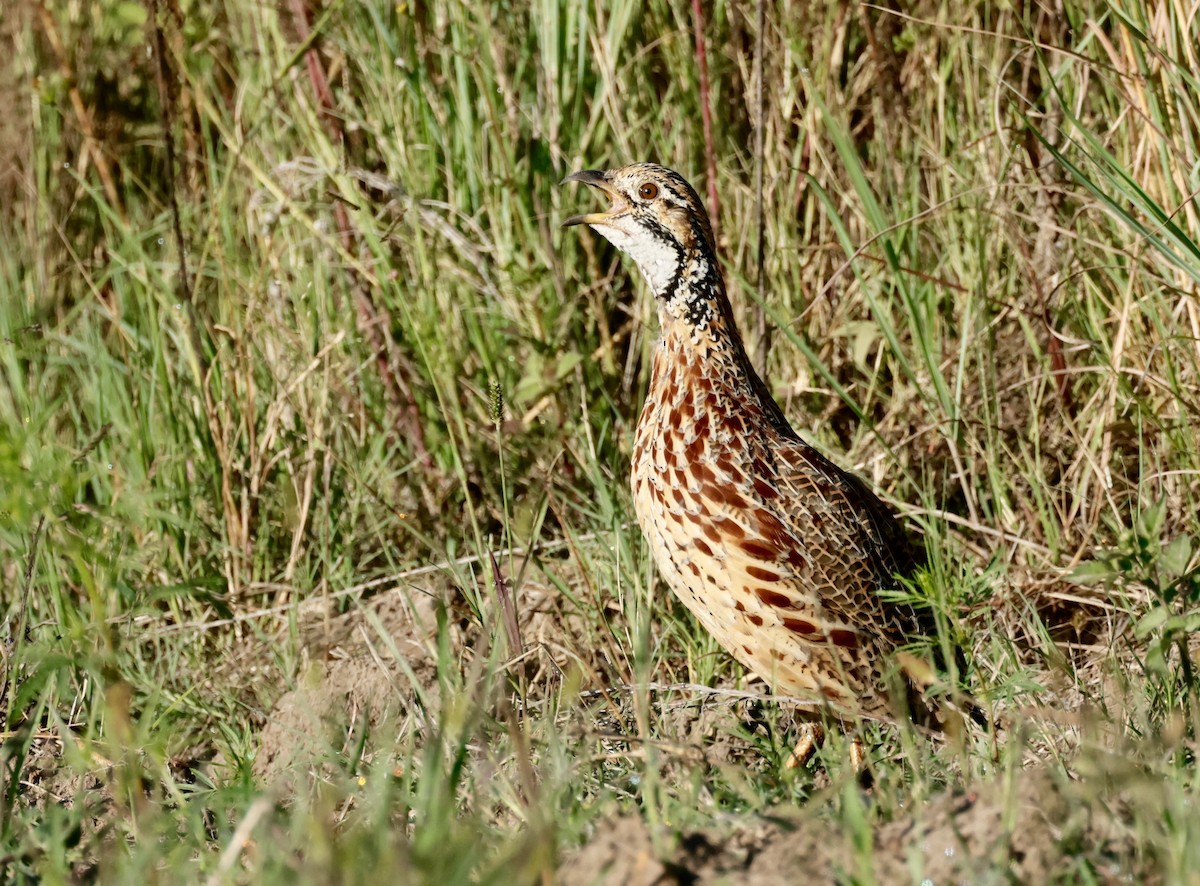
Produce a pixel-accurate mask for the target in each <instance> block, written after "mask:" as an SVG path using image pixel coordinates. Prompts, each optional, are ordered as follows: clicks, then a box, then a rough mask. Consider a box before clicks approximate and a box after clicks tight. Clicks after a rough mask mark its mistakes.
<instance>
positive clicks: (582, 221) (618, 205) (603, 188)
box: [560, 169, 629, 228]
mask: <svg viewBox="0 0 1200 886" xmlns="http://www.w3.org/2000/svg"><path fill="white" fill-rule="evenodd" d="M567 182H583V183H584V184H585V185H587V186H588V187H590V188H595V189H596V190H597V191H600V192H601V193H603V194H604V195H605V196H607V197H608V200H609V207H608V211H607V212H589V213H586V214H585V215H573V216H571V217H570V218H569V219H567V220H566V221H565V222H563V223H562V226H563V227H564V228H569V227H571V226H572V225H596V224H604V223H605V222H609V221H612V220H613V219H614V218H616V217H617V216H619V215H622V214H624V212H625V210H626V209H628V208H629V207H628V206H626V204H625V201H624V200H623V199H621V196H620V195H619V194H618V193H617V190H616V188H614V187H613V186H612V184H611V183H610V182H609V180H608V174H607V173H604V172H601V171H600V170H598V169H581V170H580V171H579V172H572V173H571V174H570V175H568V176H567V177H566V178H564V179H563V180H562V182H561V183H560V184H564V185H565V184H566V183H567Z"/></svg>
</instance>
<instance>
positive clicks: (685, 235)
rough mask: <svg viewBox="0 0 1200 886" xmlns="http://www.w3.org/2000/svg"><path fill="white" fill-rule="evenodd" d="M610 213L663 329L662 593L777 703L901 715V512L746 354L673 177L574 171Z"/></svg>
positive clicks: (910, 561)
mask: <svg viewBox="0 0 1200 886" xmlns="http://www.w3.org/2000/svg"><path fill="white" fill-rule="evenodd" d="M568 180H574V181H581V182H584V183H585V184H588V185H590V186H592V187H594V188H596V189H598V190H600V191H602V192H603V193H604V194H605V195H607V196H608V198H609V199H610V201H611V207H610V208H609V210H608V211H606V212H598V213H591V214H588V215H582V216H576V217H574V218H572V219H569V220H568V221H567V222H566V224H567V225H571V224H588V225H590V226H591V227H592V228H594V229H595V230H596V231H598V232H599V233H600V234H602V235H603V236H604V237H606V238H607V239H608V240H610V241H612V242H613V243H614V244H615V245H616V246H617V247H618V248H619V249H621V250H622V251H623V252H625V253H627V254H629V255H630V256H631V257H632V258H633V259H634V260H635V261H636V262H637V264H638V266H639V268H640V269H641V271H642V273H643V275H644V276H645V278H646V280H647V282H648V283H649V284H650V288H651V289H652V290H653V292H654V295H655V299H656V303H657V307H658V319H659V324H660V327H661V337H660V339H659V341H658V344H657V346H656V348H655V351H654V363H653V368H652V371H651V378H650V389H649V393H648V395H647V398H646V403H645V406H644V408H643V410H642V414H641V419H640V421H639V422H638V427H637V437H636V442H635V445H634V450H633V471H632V485H633V498H634V507H635V510H636V513H637V518H638V523H639V525H640V526H641V529H642V532H643V533H645V536H646V538H647V540H648V541H649V544H650V550H651V551H652V553H653V555H654V560H655V563H656V564H657V566H658V568H659V571H660V572H661V574H662V576H663V579H664V580H665V581H666V583H667V585H668V586H669V587H670V588H671V589H672V590H673V591H674V592H675V593H676V594H677V595H678V596H679V598H680V599H681V600H682V601H683V602H684V604H685V605H686V606H687V607H688V609H690V610H691V611H692V612H693V613H694V614H695V615H696V617H697V618H698V619H699V620H700V622H701V624H703V625H704V627H705V628H706V629H708V630H709V631H710V632H711V633H712V634H713V636H714V637H716V638H717V640H718V641H719V642H720V643H721V645H723V646H724V647H725V648H726V649H728V650H729V651H730V652H731V653H732V654H733V655H734V656H735V657H736V658H737V659H738V660H739V661H741V662H742V663H743V664H744V665H746V667H748V668H750V670H752V671H753V672H755V673H756V674H758V675H760V676H761V677H763V678H764V679H766V680H767V681H768V682H769V683H770V684H771V685H772V686H773V687H774V688H775V690H776V692H778V693H780V694H783V695H792V696H800V697H805V698H811V699H814V700H817V701H821V702H823V703H826V704H828V706H829V707H830V708H831V709H832V710H833V711H834V712H835V714H837V715H838V716H843V717H844V716H850V717H855V716H874V717H885V718H886V717H891V716H894V715H896V714H898V713H900V712H899V711H897V710H896V705H895V704H893V698H892V694H891V693H890V692H889V686H888V679H887V674H888V672H889V671H890V670H891V669H892V667H893V662H892V660H891V659H892V653H893V652H894V651H895V650H896V648H897V646H898V645H900V644H902V643H903V642H904V641H905V639H906V638H908V637H909V636H911V635H912V634H914V633H918V632H922V629H923V628H924V625H922V624H921V621H920V619H919V617H918V616H917V614H916V613H914V612H913V610H912V609H911V608H909V607H907V606H901V605H895V604H891V603H887V602H885V601H884V600H883V599H881V598H880V596H879V591H880V590H881V589H884V588H888V587H894V586H895V581H894V580H893V577H892V576H893V574H894V573H897V572H899V573H906V572H909V571H911V570H912V569H913V567H914V566H915V563H916V555H915V554H914V551H913V549H912V547H911V546H910V544H909V542H908V540H907V538H906V536H905V533H904V531H903V529H902V528H901V526H900V525H899V523H898V522H897V521H896V519H895V517H894V516H893V514H892V512H891V511H890V510H889V509H888V507H887V506H886V505H885V504H883V502H881V501H880V500H879V499H878V498H877V497H876V496H875V495H874V494H873V493H872V492H871V491H870V490H869V489H868V488H867V487H866V486H865V485H864V484H863V483H862V481H860V480H859V479H858V478H856V477H854V476H853V475H851V474H848V473H846V472H844V471H842V470H841V469H839V468H838V467H836V466H835V465H834V464H833V463H832V462H830V461H829V460H828V459H826V458H825V457H824V456H822V455H821V454H820V453H819V452H817V451H816V450H815V449H813V448H812V447H811V446H809V445H807V444H806V443H805V442H804V441H803V440H801V439H800V437H799V436H798V435H797V434H796V432H795V431H794V430H793V429H792V427H791V425H790V424H788V421H787V419H786V418H785V417H784V415H783V412H782V411H781V410H780V408H779V406H778V404H777V403H776V402H775V400H774V399H773V398H772V397H771V395H770V392H769V391H768V390H767V387H766V385H764V384H763V382H762V380H761V379H760V378H759V377H758V374H757V373H756V372H755V371H754V369H753V367H752V366H751V364H750V361H749V359H748V358H747V356H746V351H745V348H744V347H743V345H742V340H741V336H740V335H739V333H738V330H737V327H736V325H735V324H734V320H733V314H732V311H731V309H730V305H729V299H728V298H727V296H726V294H725V284H724V281H723V279H722V276H721V271H720V268H719V267H718V265H717V260H716V253H715V248H714V243H713V240H712V229H711V227H710V225H709V221H708V216H707V214H706V213H705V211H704V207H703V205H702V204H701V202H700V199H699V197H697V195H696V192H695V191H694V190H693V189H692V187H691V186H690V185H689V184H688V183H687V182H686V181H684V179H683V178H681V177H680V176H679V175H678V174H677V173H675V172H672V171H671V170H669V169H664V168H663V167H661V166H656V165H653V164H649V163H639V164H636V165H633V166H626V167H624V168H621V169H614V170H610V171H607V172H597V171H585V172H579V173H575V174H574V175H572V176H569V177H568Z"/></svg>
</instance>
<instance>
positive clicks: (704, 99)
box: [692, 0, 721, 242]
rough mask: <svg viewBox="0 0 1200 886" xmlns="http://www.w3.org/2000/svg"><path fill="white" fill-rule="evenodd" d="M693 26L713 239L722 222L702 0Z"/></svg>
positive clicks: (695, 5) (695, 8)
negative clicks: (718, 196) (698, 69)
mask: <svg viewBox="0 0 1200 886" xmlns="http://www.w3.org/2000/svg"><path fill="white" fill-rule="evenodd" d="M692 27H693V28H694V29H695V35H696V61H697V62H699V64H700V115H701V118H702V119H703V121H704V160H705V165H706V167H707V178H708V214H709V217H710V219H711V221H712V229H713V240H714V241H716V242H720V237H718V236H717V233H718V225H719V223H720V214H721V201H720V200H719V199H718V198H717V158H716V155H715V154H714V153H713V129H712V107H711V105H710V102H709V90H708V53H707V52H706V51H705V49H704V8H703V7H702V6H701V3H700V0H692Z"/></svg>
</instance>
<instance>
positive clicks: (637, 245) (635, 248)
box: [592, 224, 681, 295]
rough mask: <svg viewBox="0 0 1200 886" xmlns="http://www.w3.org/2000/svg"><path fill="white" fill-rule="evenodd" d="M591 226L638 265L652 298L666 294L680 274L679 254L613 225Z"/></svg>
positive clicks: (655, 238) (661, 243)
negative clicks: (651, 291)
mask: <svg viewBox="0 0 1200 886" xmlns="http://www.w3.org/2000/svg"><path fill="white" fill-rule="evenodd" d="M592 227H593V228H595V229H596V231H597V233H599V234H600V235H601V236H602V237H604V238H605V239H606V240H608V242H609V243H611V244H612V245H613V246H615V247H617V249H619V250H621V251H622V252H624V253H625V254H626V255H628V256H629V257H630V258H632V259H633V260H634V261H635V262H636V263H637V266H638V267H639V268H640V269H641V271H642V276H643V277H645V278H646V282H647V283H649V284H650V288H651V289H652V290H654V294H655V295H661V294H663V293H664V292H666V291H667V289H668V288H669V287H670V285H671V281H672V280H674V279H675V277H676V276H677V275H678V274H679V271H680V267H679V265H680V261H681V258H680V255H679V252H678V251H676V250H675V249H673V248H672V247H671V246H670V245H669V244H667V243H664V242H663V241H662V240H659V239H658V238H657V237H650V236H646V235H645V234H644V233H639V235H638V236H631V235H630V234H629V233H627V232H626V231H624V230H622V229H621V228H618V227H616V226H615V225H605V224H593V225H592Z"/></svg>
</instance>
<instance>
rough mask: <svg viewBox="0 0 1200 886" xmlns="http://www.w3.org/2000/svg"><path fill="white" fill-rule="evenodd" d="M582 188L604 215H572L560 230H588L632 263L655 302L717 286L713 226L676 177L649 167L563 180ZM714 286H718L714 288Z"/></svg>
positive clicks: (577, 174)
mask: <svg viewBox="0 0 1200 886" xmlns="http://www.w3.org/2000/svg"><path fill="white" fill-rule="evenodd" d="M567 182H583V183H584V184H585V185H588V186H589V187H592V188H595V189H596V190H597V191H600V192H601V193H602V194H604V196H606V197H607V198H608V201H609V206H608V209H607V210H606V211H604V212H589V213H587V214H585V215H576V216H572V217H571V218H569V219H567V220H566V221H565V222H563V227H570V226H571V225H589V226H591V227H592V228H594V229H595V230H596V231H597V232H598V233H599V234H601V235H602V236H603V237H604V238H605V239H607V240H609V241H610V242H611V243H612V244H613V245H614V246H616V247H617V248H618V249H619V250H621V251H622V252H624V253H625V254H626V255H628V256H630V257H631V258H632V259H633V260H634V261H635V262H637V265H638V268H639V269H640V270H641V272H642V274H643V275H644V276H645V278H646V282H648V283H649V284H650V288H651V289H652V290H654V294H655V295H656V296H658V297H659V298H660V299H663V300H666V301H671V300H673V299H674V298H675V296H676V294H677V293H679V291H680V288H681V287H682V286H686V285H689V284H698V283H703V282H711V279H712V278H715V279H716V280H718V281H719V279H720V272H719V270H718V269H717V264H716V252H715V248H714V244H713V233H712V226H711V225H710V224H709V221H708V213H706V212H705V211H704V205H703V204H702V203H701V202H700V198H699V197H698V196H697V195H696V192H695V190H693V188H692V186H691V185H689V184H688V183H687V182H686V181H685V180H684V179H683V177H682V176H681V175H679V173H677V172H673V171H671V170H670V169H666V168H664V167H662V166H657V165H655V164H653V163H635V164H633V165H631V166H622V167H621V168H619V169H609V170H605V171H600V170H596V169H585V170H583V171H581V172H575V173H572V174H571V175H568V176H567V177H566V178H565V179H563V184H566V183H567ZM718 285H719V284H718Z"/></svg>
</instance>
